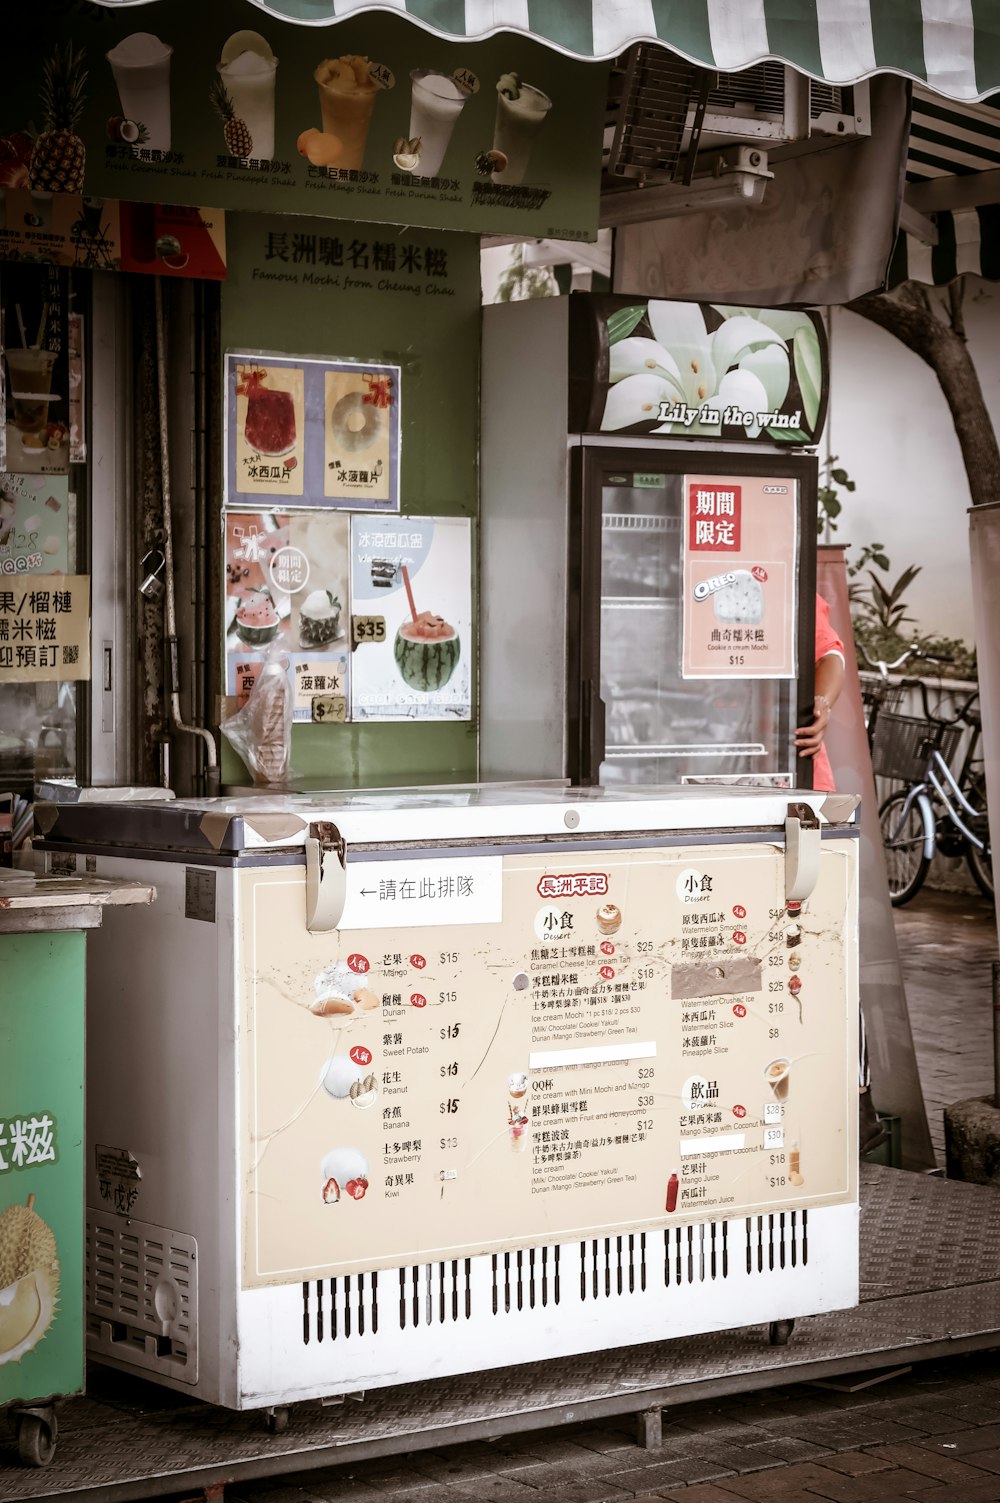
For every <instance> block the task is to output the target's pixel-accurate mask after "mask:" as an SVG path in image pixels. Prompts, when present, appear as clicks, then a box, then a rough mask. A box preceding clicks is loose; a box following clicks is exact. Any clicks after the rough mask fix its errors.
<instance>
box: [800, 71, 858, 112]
mask: <svg viewBox="0 0 1000 1503" xmlns="http://www.w3.org/2000/svg"><path fill="white" fill-rule="evenodd" d="M853 114H854V90H853V88H851V87H850V86H849V85H847V84H829V83H818V82H817V81H816V79H814V78H813V79H810V81H809V118H810V119H811V120H815V119H816V118H817V117H818V116H819V115H853Z"/></svg>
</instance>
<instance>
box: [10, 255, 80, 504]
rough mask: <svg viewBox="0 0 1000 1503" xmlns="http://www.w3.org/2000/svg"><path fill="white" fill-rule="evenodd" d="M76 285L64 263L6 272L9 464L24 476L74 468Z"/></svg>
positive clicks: (60, 472)
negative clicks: (72, 324)
mask: <svg viewBox="0 0 1000 1503" xmlns="http://www.w3.org/2000/svg"><path fill="white" fill-rule="evenodd" d="M68 315H69V284H68V279H67V273H66V272H65V271H64V270H63V269H62V268H60V267H57V266H42V267H38V266H30V267H28V266H24V267H22V266H16V265H14V266H3V267H0V327H2V330H3V342H4V345H3V355H4V360H3V379H4V396H5V403H6V424H5V435H6V438H5V459H4V463H5V465H6V467H7V468H8V469H9V470H14V471H16V472H17V473H18V474H35V475H65V474H67V473H68V471H69V433H70V410H69V402H70V369H69V325H68Z"/></svg>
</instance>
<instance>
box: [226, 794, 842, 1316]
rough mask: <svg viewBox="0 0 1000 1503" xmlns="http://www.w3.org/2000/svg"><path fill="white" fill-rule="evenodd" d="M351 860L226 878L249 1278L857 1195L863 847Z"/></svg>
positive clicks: (285, 1278) (578, 1236) (602, 848)
mask: <svg viewBox="0 0 1000 1503" xmlns="http://www.w3.org/2000/svg"><path fill="white" fill-rule="evenodd" d="M465 796H466V797H467V796H468V795H465ZM354 854H355V857H356V858H357V859H355V860H353V861H350V862H349V863H348V867H347V899H346V905H345V908H344V915H343V920H342V923H341V927H340V929H339V930H337V931H331V932H326V933H323V932H319V931H317V932H315V933H309V932H306V931H305V930H304V929H303V926H302V921H301V907H302V890H301V885H299V886H296V884H294V883H289V881H288V877H287V870H286V869H284V868H274V869H269V868H266V867H262V868H257V869H256V870H247V871H244V872H241V873H239V874H238V880H239V883H240V914H241V926H242V928H241V954H242V955H243V956H244V957H245V965H244V967H243V970H242V974H241V977H240V1001H239V1007H240V1028H239V1035H240V1040H241V1051H242V1053H241V1062H240V1063H241V1068H240V1080H241V1082H242V1089H243V1092H244V1096H243V1101H242V1103H241V1108H242V1109H241V1113H240V1121H241V1133H242V1140H241V1162H242V1163H244V1164H246V1165H248V1166H250V1167H249V1168H248V1171H247V1174H246V1176H245V1179H244V1184H243V1193H242V1213H243V1228H244V1235H243V1238H242V1246H243V1256H244V1279H243V1282H244V1287H260V1286H263V1285H268V1284H282V1283H284V1284H287V1283H288V1282H289V1280H291V1279H298V1278H301V1279H307V1278H319V1277H321V1276H323V1277H326V1276H328V1275H329V1276H330V1277H334V1276H337V1277H339V1276H342V1275H345V1274H354V1273H357V1272H364V1271H368V1270H374V1269H379V1268H396V1267H398V1266H399V1265H400V1264H401V1263H402V1264H406V1263H417V1262H419V1263H421V1264H423V1263H429V1264H432V1263H434V1262H436V1261H438V1260H439V1259H442V1258H445V1259H450V1258H461V1257H469V1256H473V1255H475V1254H478V1253H481V1252H484V1251H487V1250H489V1251H493V1252H497V1251H502V1250H505V1249H509V1248H515V1247H523V1246H537V1245H538V1244H540V1243H547V1244H549V1245H550V1246H551V1244H553V1243H558V1242H569V1241H580V1240H583V1239H589V1238H600V1237H604V1236H606V1235H607V1233H608V1230H609V1229H612V1230H613V1231H617V1232H621V1231H623V1230H628V1231H633V1230H634V1231H636V1232H645V1231H649V1232H653V1231H656V1230H658V1229H661V1228H667V1227H670V1226H672V1225H673V1226H677V1225H681V1226H683V1225H686V1224H689V1223H690V1222H692V1221H710V1220H722V1219H729V1218H742V1217H749V1216H755V1215H768V1214H775V1213H777V1212H779V1211H785V1210H786V1209H801V1210H805V1209H807V1208H812V1207H819V1206H829V1205H837V1204H843V1203H845V1202H846V1201H848V1200H849V1199H850V1197H851V1195H852V1194H853V1193H854V1186H855V1183H856V1178H857V1172H858V1169H857V1149H856V1146H855V1138H856V1128H855V1124H856V1121H857V1086H856V1061H857V1016H858V1012H857V1000H856V999H857V991H856V987H857V955H856V944H855V941H854V938H853V937H852V934H851V921H850V919H849V918H848V912H849V908H850V894H851V892H852V889H853V888H854V887H855V884H856V881H857V855H858V848H857V842H856V841H853V840H828V841H824V843H823V850H822V852H821V854H820V857H819V870H818V877H817V881H816V885H815V887H814V888H813V890H812V891H811V893H810V895H809V897H808V898H807V899H806V900H804V901H801V902H800V901H797V900H793V901H789V900H787V899H786V895H785V878H784V866H783V862H782V860H781V858H780V856H777V857H776V855H775V852H774V851H773V849H769V848H768V847H766V846H763V845H756V844H752V843H750V842H745V843H743V842H741V843H737V842H731V843H730V842H728V841H727V840H726V839H725V838H721V839H720V841H719V842H718V844H711V845H708V846H706V845H704V844H702V845H696V844H693V843H689V844H686V845H685V844H681V845H678V846H673V847H670V848H664V847H659V848H656V847H652V846H646V847H636V846H632V845H630V843H629V842H628V841H627V840H625V841H623V842H622V843H621V844H616V845H612V846H609V845H608V844H607V843H604V844H603V845H593V844H590V845H588V844H587V842H583V844H577V845H576V846H575V847H573V848H568V847H565V846H563V847H562V849H559V848H558V847H557V848H553V847H552V846H545V845H542V846H539V847H536V848H535V849H534V850H526V849H524V848H523V847H522V849H521V850H519V851H517V852H514V853H513V854H512V853H510V852H509V851H508V850H504V849H502V848H501V849H498V848H497V847H496V846H492V847H490V846H487V845H485V844H481V845H479V846H477V845H476V844H475V842H473V843H472V844H471V845H470V844H469V843H468V842H464V843H463V844H462V845H461V847H454V848H450V849H447V850H445V849H443V848H442V849H441V850H439V851H437V852H435V853H428V852H427V851H426V850H397V851H394V852H393V853H392V855H393V859H392V860H391V861H387V860H383V859H380V853H379V852H377V851H369V852H368V853H367V855H366V854H364V853H361V854H360V855H359V853H358V852H357V850H355V853H354ZM290 933H294V934H295V935H296V942H295V944H294V945H292V946H290V945H289V943H288V935H289V934H290ZM852 1060H853V1061H854V1068H853V1070H852ZM852 1091H853V1098H852ZM428 1206H431V1207H433V1214H432V1215H431V1214H426V1211H427V1208H428ZM775 1219H777V1216H776V1214H775ZM734 1224H736V1223H734V1221H733V1220H730V1228H731V1232H732V1227H733V1225H734ZM737 1229H738V1231H739V1234H740V1236H741V1238H743V1240H742V1241H740V1243H739V1248H740V1249H742V1248H743V1246H744V1242H745V1235H744V1233H743V1230H742V1225H741V1224H739V1225H738V1228H737ZM637 1240H638V1239H637ZM658 1245H659V1247H660V1248H661V1249H662V1247H663V1243H662V1240H661V1241H659V1242H658ZM730 1246H731V1251H730V1256H731V1257H732V1256H733V1252H732V1244H730ZM739 1255H740V1256H741V1257H742V1251H740V1253H739ZM660 1256H661V1258H662V1251H661V1255H660Z"/></svg>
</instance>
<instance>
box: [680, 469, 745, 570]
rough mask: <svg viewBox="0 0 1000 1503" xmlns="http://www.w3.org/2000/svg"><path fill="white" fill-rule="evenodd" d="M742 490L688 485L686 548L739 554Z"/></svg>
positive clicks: (698, 482) (703, 483) (696, 483)
mask: <svg viewBox="0 0 1000 1503" xmlns="http://www.w3.org/2000/svg"><path fill="white" fill-rule="evenodd" d="M742 497H743V487H742V486H741V485H734V484H728V485H725V484H710V483H708V482H706V481H701V480H692V481H689V483H688V547H689V548H690V549H691V550H692V552H696V553H703V552H706V551H708V552H710V553H719V552H722V551H723V550H727V551H729V552H731V553H739V551H740V531H741V528H740V523H741V517H742V510H743V502H742Z"/></svg>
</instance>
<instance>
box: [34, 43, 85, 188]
mask: <svg viewBox="0 0 1000 1503" xmlns="http://www.w3.org/2000/svg"><path fill="white" fill-rule="evenodd" d="M83 64H84V54H83V52H82V50H78V49H77V48H75V47H74V46H73V43H72V42H67V43H66V45H65V46H64V47H59V48H57V49H56V51H55V52H53V54H52V56H51V57H49V58H48V59H47V60H46V63H45V69H44V73H43V77H42V94H41V103H42V109H43V111H44V115H45V129H44V130H43V131H42V133H41V135H40V136H39V137H38V139H37V140H36V142H35V146H34V150H33V151H32V153H31V163H30V166H29V168H28V175H29V178H30V181H31V186H32V188H33V189H35V191H36V192H40V193H80V192H82V190H83V170H84V167H85V165H86V161H87V149H86V147H85V146H84V144H83V142H82V141H81V139H80V137H79V136H78V135H77V133H76V129H77V126H78V125H79V123H80V116H81V115H82V114H83V106H84V102H85V101H84V93H83V88H84V84H85V83H86V82H87V73H86V69H85V68H84V66H83Z"/></svg>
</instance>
